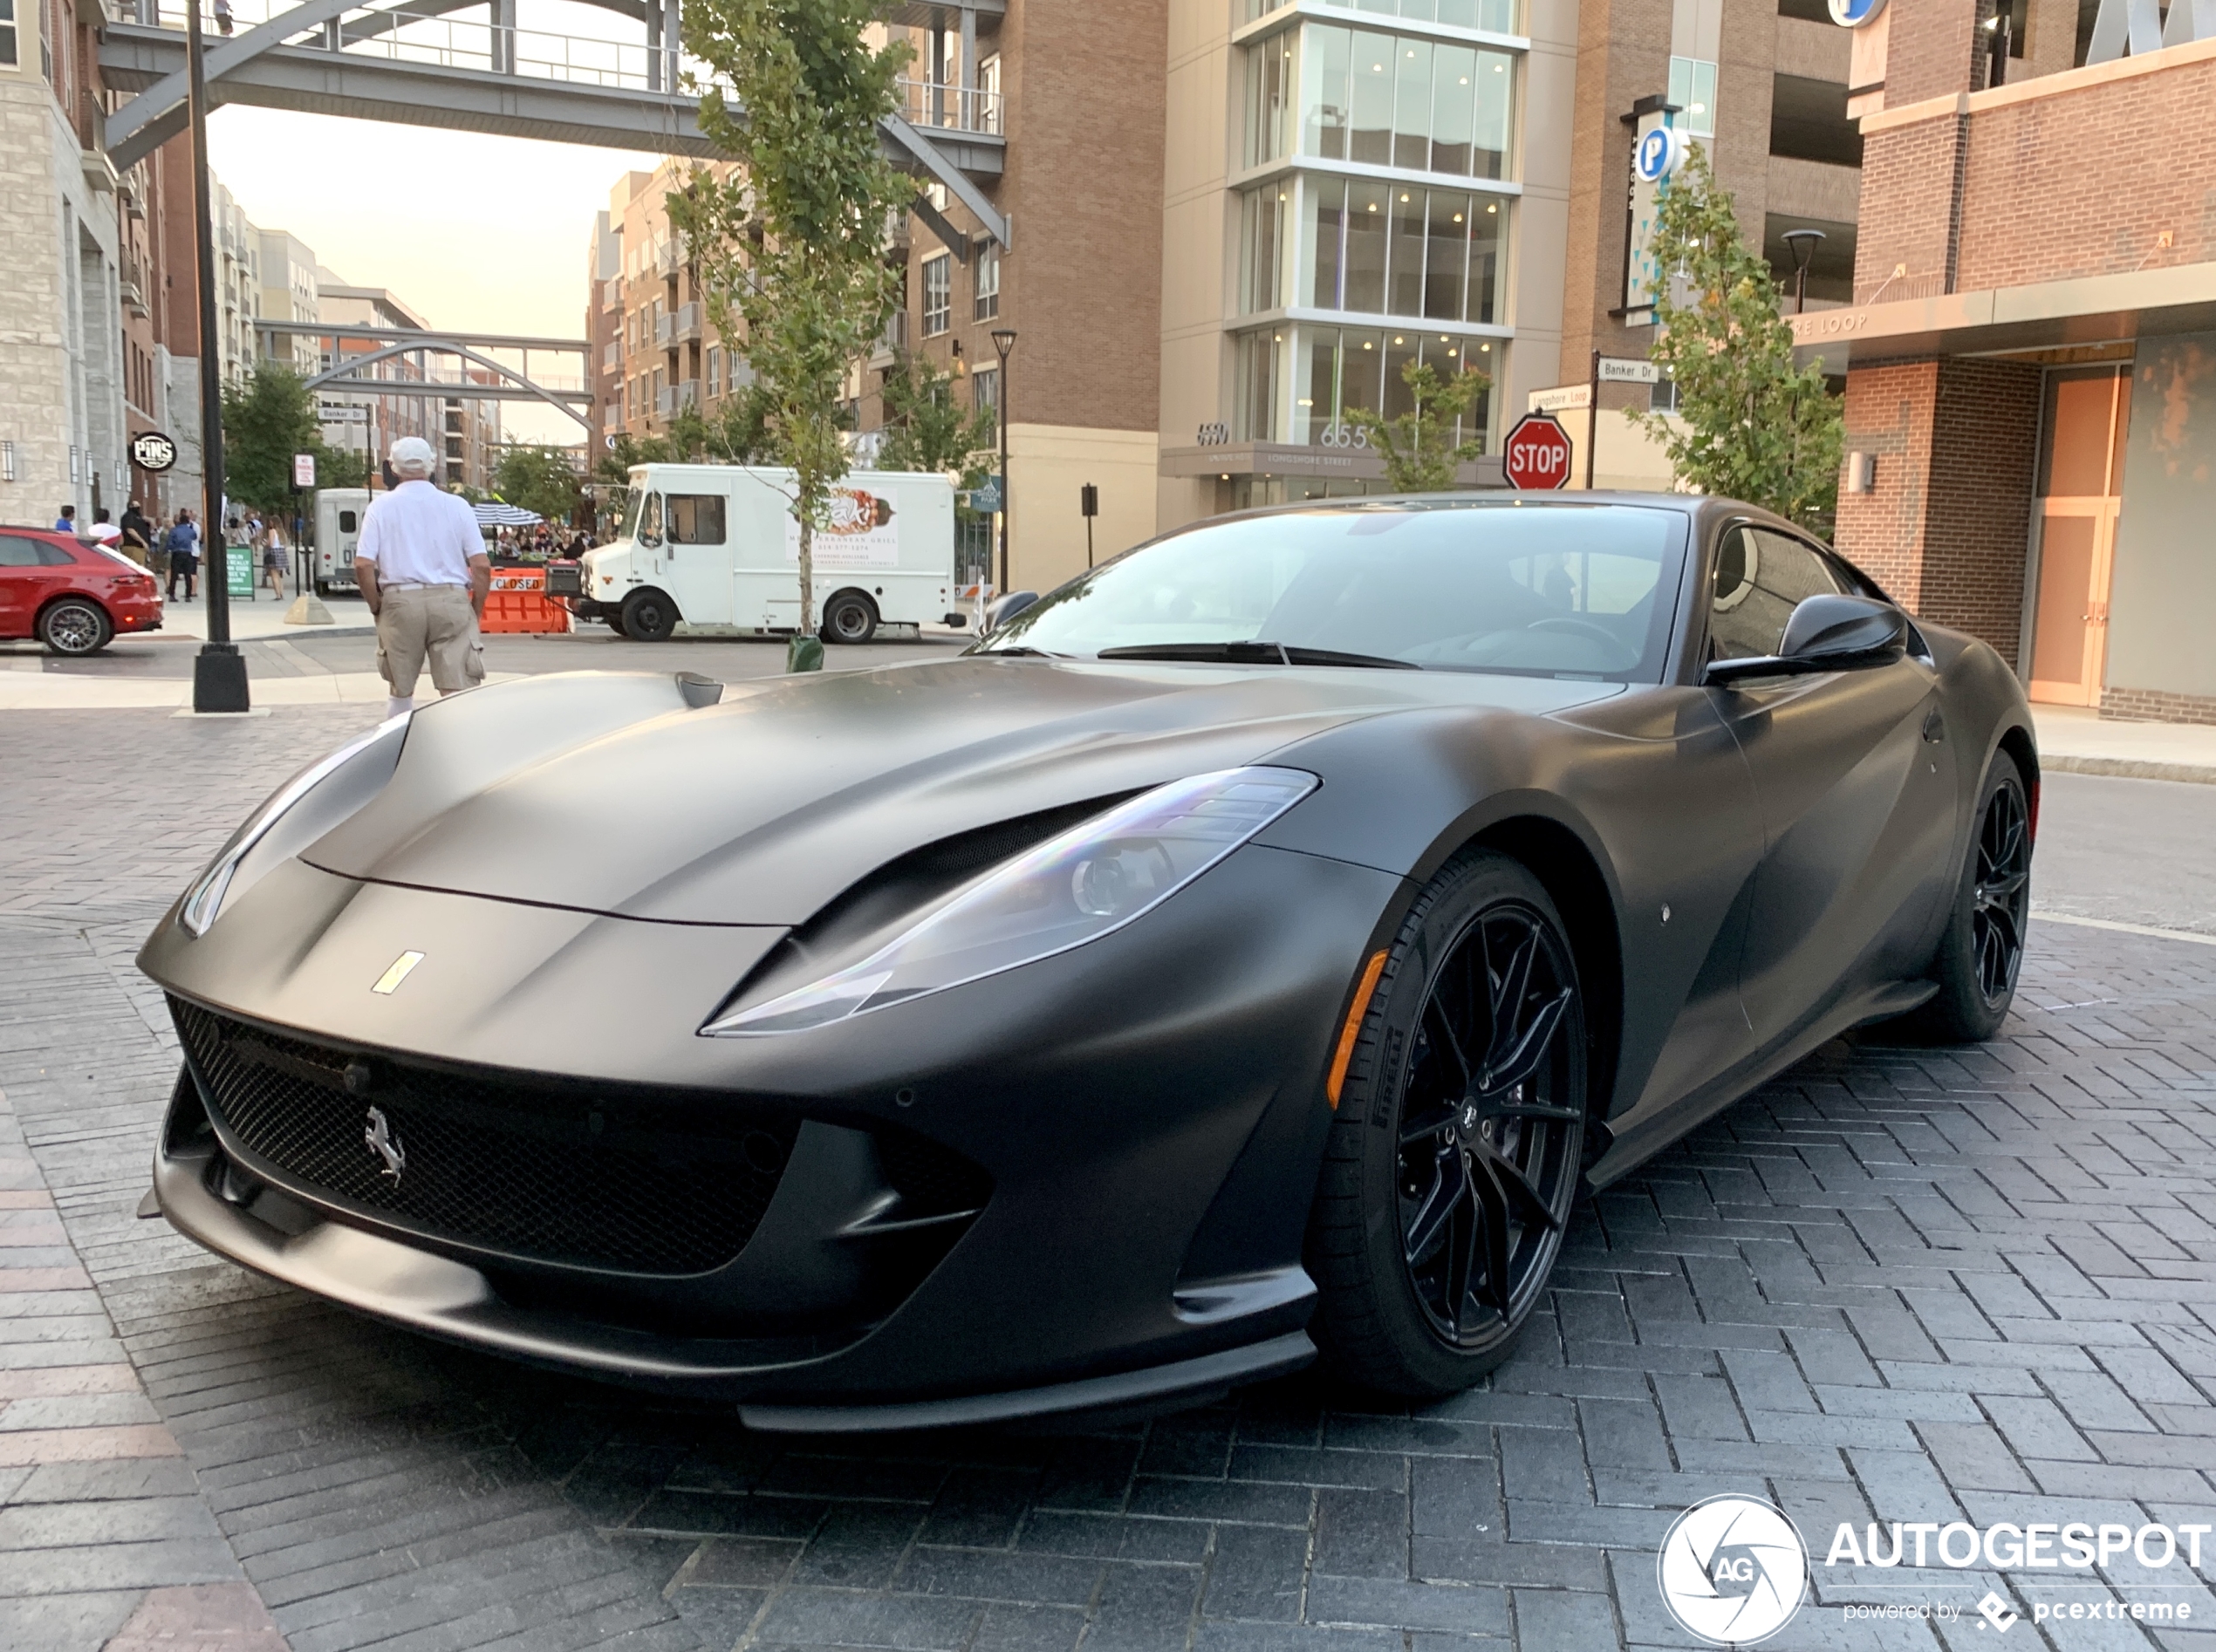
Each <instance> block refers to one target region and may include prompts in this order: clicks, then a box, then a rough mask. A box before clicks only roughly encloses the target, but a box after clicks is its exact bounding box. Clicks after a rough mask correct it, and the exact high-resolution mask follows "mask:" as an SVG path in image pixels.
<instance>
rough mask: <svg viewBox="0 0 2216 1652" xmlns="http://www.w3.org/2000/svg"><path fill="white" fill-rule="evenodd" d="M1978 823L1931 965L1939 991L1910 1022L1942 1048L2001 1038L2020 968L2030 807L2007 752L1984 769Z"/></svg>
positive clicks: (2027, 912) (2026, 916)
mask: <svg viewBox="0 0 2216 1652" xmlns="http://www.w3.org/2000/svg"><path fill="white" fill-rule="evenodd" d="M1976 819H1977V829H1976V832H1975V834H1974V835H1973V836H1972V838H1971V840H1970V846H1969V852H1968V853H1967V854H1966V855H1965V856H1964V857H1963V864H1962V870H1961V871H1960V875H1959V877H1958V881H1957V882H1956V884H1955V888H1954V903H1953V911H1951V912H1949V913H1948V915H1947V924H1946V932H1945V933H1944V934H1942V935H1941V936H1940V937H1939V953H1938V956H1937V958H1936V959H1934V960H1933V965H1932V980H1933V981H1934V982H1935V983H1936V984H1937V989H1938V990H1937V991H1935V992H1934V993H1932V998H1931V1000H1930V1001H1929V1002H1928V1003H1926V1004H1925V1006H1924V1007H1923V1008H1922V1009H1921V1010H1919V1011H1918V1012H1917V1014H1916V1015H1915V1017H1914V1018H1913V1020H1912V1023H1911V1025H1912V1027H1913V1029H1914V1030H1916V1031H1917V1032H1918V1033H1921V1034H1926V1035H1928V1036H1930V1037H1932V1038H1934V1039H1937V1040H1938V1041H1941V1042H1944V1043H1951V1044H1974V1043H1980V1042H1982V1041H1985V1040H1986V1039H1988V1038H1991V1037H1992V1036H1993V1035H1994V1034H1995V1033H1997V1032H1999V1031H2000V1030H2001V1022H2002V1021H2006V1020H2007V1015H2008V1006H2009V1005H2010V1004H2011V1003H2012V1002H2014V999H2015V995H2016V977H2017V976H2018V974H2019V973H2021V970H2022V968H2023V958H2024V939H2025V936H2026V933H2027V932H2028V928H2029V926H2030V919H2031V851H2032V825H2031V803H2030V794H2029V793H2028V790H2027V789H2026V788H2025V784H2024V778H2023V772H2022V771H2021V769H2019V768H2017V767H2016V762H2015V760H2014V758H2012V757H2010V756H2009V755H2008V754H2007V753H2006V752H1999V753H1996V754H1994V759H1993V766H1992V768H1990V769H1989V770H1987V774H1986V777H1985V785H1984V787H1983V788H1982V789H1981V790H1980V792H1979V794H1978V812H1977V816H1976Z"/></svg>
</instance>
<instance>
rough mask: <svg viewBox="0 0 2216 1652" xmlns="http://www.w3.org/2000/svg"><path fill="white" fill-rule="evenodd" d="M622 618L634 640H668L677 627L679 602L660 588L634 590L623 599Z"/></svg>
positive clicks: (624, 629)
mask: <svg viewBox="0 0 2216 1652" xmlns="http://www.w3.org/2000/svg"><path fill="white" fill-rule="evenodd" d="M622 619H623V625H622V628H621V629H622V631H623V634H624V635H625V636H626V637H628V638H631V639H632V640H633V642H641V643H663V642H667V641H668V640H669V636H670V633H671V632H672V631H675V630H676V629H677V604H674V603H673V602H671V601H670V600H669V598H668V597H665V596H663V595H662V594H661V592H660V591H658V590H634V591H633V592H632V593H631V595H629V596H628V597H625V598H624V599H623V609H622Z"/></svg>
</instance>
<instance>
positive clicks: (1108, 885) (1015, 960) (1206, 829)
mask: <svg viewBox="0 0 2216 1652" xmlns="http://www.w3.org/2000/svg"><path fill="white" fill-rule="evenodd" d="M1316 787H1317V779H1316V776H1315V775H1309V774H1303V772H1302V771H1300V770H1299V769H1296V768H1232V769H1226V770H1223V771H1221V773H1218V774H1214V775H1193V777H1192V778H1191V779H1189V780H1179V781H1172V782H1170V783H1169V784H1168V785H1166V786H1157V787H1156V788H1154V789H1153V790H1152V791H1148V792H1142V793H1141V794H1140V795H1138V796H1137V797H1134V798H1132V799H1131V800H1130V801H1129V802H1124V803H1120V804H1118V805H1117V806H1116V807H1115V808H1114V809H1110V810H1109V811H1108V812H1107V813H1106V814H1105V815H1102V816H1099V817H1098V819H1095V820H1089V821H1087V822H1085V823H1084V824H1083V825H1081V826H1076V827H1072V828H1071V829H1070V830H1068V831H1066V832H1064V833H1063V834H1062V835H1061V836H1058V837H1051V838H1049V839H1048V840H1047V841H1046V842H1045V843H1041V844H1040V845H1039V846H1038V847H1037V848H1036V849H1034V850H1029V852H1027V853H1025V854H1023V855H1019V856H1017V857H1016V858H1015V859H1014V860H1011V861H1009V862H1008V863H1007V864H1005V865H1002V866H998V867H995V869H994V870H991V871H989V872H988V873H986V874H985V875H984V876H983V877H980V878H978V879H977V880H976V881H975V883H972V884H969V885H968V887H966V888H964V889H962V890H961V891H957V892H956V893H955V894H954V895H952V896H950V897H948V898H947V900H946V901H945V902H944V903H942V904H941V905H939V906H938V907H936V908H935V909H934V910H933V911H930V912H929V913H927V915H925V916H924V917H923V918H920V919H919V920H918V921H916V922H915V923H913V924H911V925H909V926H908V928H907V929H906V930H905V931H904V932H902V933H901V934H900V935H899V936H898V937H896V938H895V939H893V940H892V941H890V942H888V943H887V944H886V945H883V946H880V947H879V948H878V950H877V951H876V952H872V953H871V954H870V955H869V956H868V957H867V958H865V959H862V960H861V961H860V962H859V963H858V964H853V965H851V966H848V967H847V968H845V969H842V970H840V971H838V973H836V974H832V975H827V976H825V977H824V979H823V980H819V981H817V982H815V983H814V984H813V985H811V986H803V987H800V988H798V989H797V990H796V991H793V992H790V993H783V994H782V995H780V996H778V997H776V998H773V999H770V1000H769V1001H768V1002H766V1003H762V1004H756V1005H755V1006H754V1007H751V1008H749V1009H742V1010H739V1011H736V1012H735V1013H733V1014H727V1015H723V1016H721V1017H719V1018H717V1019H716V1020H714V1021H710V1022H708V1025H707V1026H705V1027H701V1033H702V1034H705V1035H707V1036H708V1037H712V1038H744V1037H755V1036H760V1035H763V1034H770V1033H797V1032H803V1031H805V1030H807V1029H808V1028H810V1027H823V1026H827V1025H828V1024H830V1023H831V1022H832V1021H844V1020H845V1018H846V1017H848V1016H850V1015H859V1014H862V1013H863V1012H865V1011H866V1010H872V1009H881V1008H883V1007H885V1006H886V1005H887V1004H897V1003H901V1002H904V1001H905V1000H908V999H912V998H916V997H919V996H920V995H921V994H923V993H937V992H943V991H945V990H946V989H947V987H950V986H962V985H964V984H966V983H968V982H970V981H974V980H979V979H981V978H982V977H984V976H987V975H995V974H998V973H1000V972H1001V971H1002V970H1009V969H1014V968H1016V966H1018V965H1022V964H1030V963H1036V962H1037V961H1038V960H1039V959H1043V958H1051V957H1053V956H1054V955H1055V954H1056V953H1057V952H1068V951H1069V950H1070V948H1071V947H1073V946H1082V945H1084V944H1085V943H1086V942H1087V941H1092V940H1098V939H1100V938H1101V937H1102V936H1103V935H1107V934H1111V933H1113V932H1115V931H1117V930H1119V929H1121V928H1122V927H1123V926H1124V925H1126V924H1128V923H1131V922H1132V920H1133V919H1135V918H1140V917H1142V916H1144V915H1145V914H1146V913H1147V912H1148V911H1152V909H1153V908H1155V907H1156V906H1159V905H1161V903H1162V902H1164V901H1166V900H1167V899H1168V898H1170V897H1171V896H1172V895H1174V894H1175V893H1176V892H1177V891H1179V890H1180V889H1182V888H1184V887H1185V885H1186V884H1189V883H1191V882H1192V881H1193V879H1194V878H1196V877H1199V876H1200V874H1201V873H1202V872H1205V871H1206V870H1208V868H1209V867H1211V866H1213V865H1214V864H1216V863H1217V862H1218V861H1220V860H1221V859H1222V858H1223V857H1225V856H1226V855H1228V854H1229V853H1230V852H1231V851H1232V850H1235V849H1236V848H1238V847H1239V845H1240V844H1241V843H1245V842H1247V841H1248V839H1249V838H1251V837H1253V836H1255V834H1256V833H1257V832H1259V831H1261V830H1262V829H1263V828H1264V827H1266V826H1268V825H1269V823H1271V822H1272V821H1274V820H1276V818H1277V817H1278V816H1281V815H1282V814H1283V813H1284V812H1285V811H1286V810H1287V809H1290V808H1291V807H1292V806H1293V805H1294V804H1295V803H1297V802H1300V800H1301V799H1302V798H1303V797H1305V796H1307V795H1309V793H1310V792H1311V791H1314V790H1315V789H1316Z"/></svg>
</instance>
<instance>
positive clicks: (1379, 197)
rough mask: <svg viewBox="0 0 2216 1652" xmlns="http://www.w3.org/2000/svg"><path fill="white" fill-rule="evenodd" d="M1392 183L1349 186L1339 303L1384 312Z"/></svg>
mask: <svg viewBox="0 0 2216 1652" xmlns="http://www.w3.org/2000/svg"><path fill="white" fill-rule="evenodd" d="M1390 195H1392V188H1391V187H1390V186H1389V185H1386V184H1382V183H1371V182H1369V181H1366V180H1363V179H1354V180H1351V181H1349V182H1348V184H1347V187H1346V253H1345V274H1344V285H1343V287H1342V291H1343V292H1344V300H1343V302H1342V304H1341V305H1340V307H1341V308H1342V309H1345V310H1359V311H1364V312H1366V313H1367V314H1370V315H1373V316H1375V315H1381V314H1383V313H1384V311H1385V241H1386V236H1385V229H1386V225H1387V223H1388V222H1390V220H1388V219H1387V217H1386V215H1385V204H1386V200H1387V198H1388V197H1389V196H1390Z"/></svg>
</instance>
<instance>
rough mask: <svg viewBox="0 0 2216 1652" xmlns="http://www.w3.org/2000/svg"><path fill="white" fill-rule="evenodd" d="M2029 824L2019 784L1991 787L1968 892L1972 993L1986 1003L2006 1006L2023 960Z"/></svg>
mask: <svg viewBox="0 0 2216 1652" xmlns="http://www.w3.org/2000/svg"><path fill="white" fill-rule="evenodd" d="M2030 828H2031V823H2030V820H2029V817H2028V811H2027V810H2026V809H2025V807H2024V795H2023V790H2022V788H2021V787H2020V786H2018V785H2017V784H2015V783H2014V782H2013V780H2012V781H2011V782H2009V783H2008V784H2007V785H2003V786H2001V787H2000V788H1997V789H1995V791H1994V794H1993V796H1992V797H1991V799H1990V800H1989V801H1988V802H1987V803H1986V806H1985V818H1984V820H1982V821H1981V822H1980V823H1979V824H1978V847H1977V871H1976V874H1975V881H1974V882H1973V884H1972V885H1971V890H1970V900H1971V915H1970V935H1971V944H1972V947H1973V951H1974V952H1975V953H1976V956H1977V960H1978V993H1979V995H1980V996H1981V997H1982V998H1983V999H1984V1000H1985V1001H1986V1002H1987V1004H1992V1005H1999V1006H2003V1007H2005V1006H2006V1005H2007V1002H2008V1000H2009V999H2010V998H2011V997H2012V996H2014V993H2015V990H2016V972H2017V970H2018V969H2019V968H2020V967H2021V966H2022V964H2023V959H2024V928H2025V925H2024V920H2025V918H2028V916H2029V915H2030V911H2031V829H2030Z"/></svg>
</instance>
